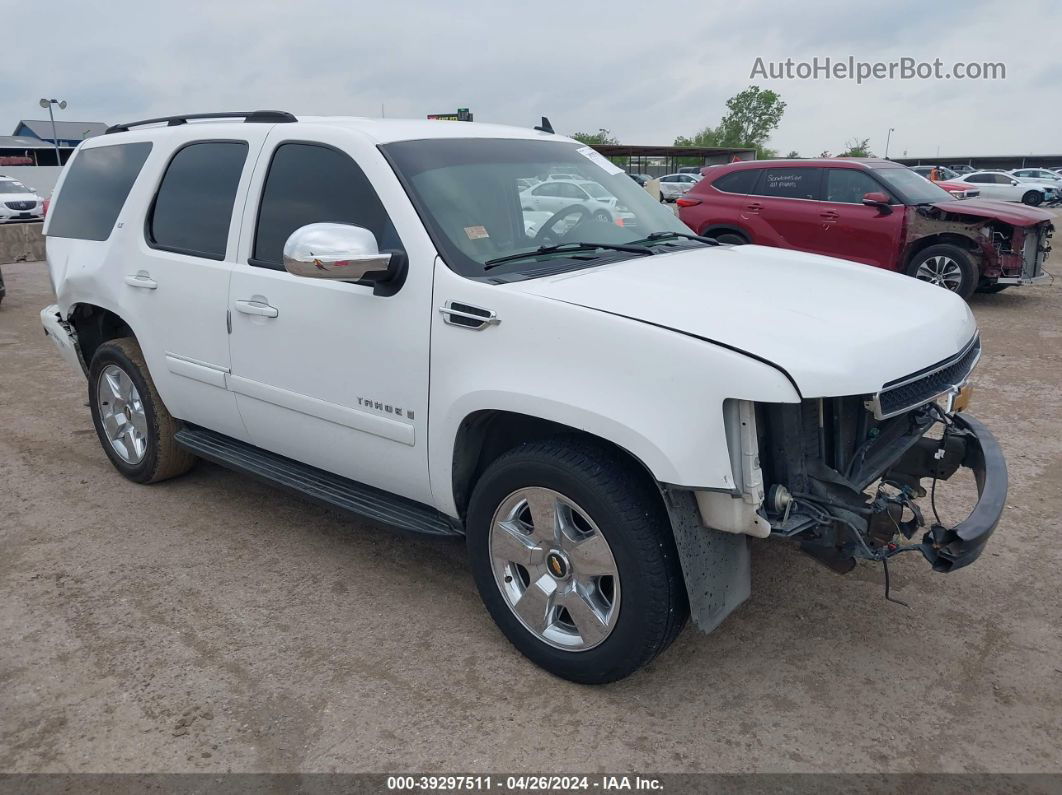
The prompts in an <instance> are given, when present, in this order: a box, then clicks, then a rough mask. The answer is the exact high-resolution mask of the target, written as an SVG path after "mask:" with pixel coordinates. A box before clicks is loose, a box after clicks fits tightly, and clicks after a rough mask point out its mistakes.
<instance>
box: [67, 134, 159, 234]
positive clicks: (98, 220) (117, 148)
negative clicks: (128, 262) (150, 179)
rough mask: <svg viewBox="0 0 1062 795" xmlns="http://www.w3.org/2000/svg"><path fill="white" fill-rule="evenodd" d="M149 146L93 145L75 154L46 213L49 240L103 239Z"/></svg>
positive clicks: (148, 151)
mask: <svg viewBox="0 0 1062 795" xmlns="http://www.w3.org/2000/svg"><path fill="white" fill-rule="evenodd" d="M150 152H151V144H150V142H148V141H141V142H138V143H132V144H116V145H114V146H94V147H92V148H91V149H82V150H81V151H80V152H78V154H77V157H75V158H74V162H73V163H71V164H70V167H69V168H70V171H69V172H68V173H67V175H66V179H65V180H63V187H62V189H61V190H60V191H59V196H58V197H57V198H56V201H55V204H54V205H53V206H52V208H51V210H50V211H49V217H50V219H51V220H50V221H49V223H48V235H49V237H74V238H79V239H81V240H106V239H107V238H108V237H110V235H111V230H112V229H114V224H115V222H116V221H117V220H118V213H120V212H121V211H122V205H124V204H125V200H126V198H127V197H128V196H129V191H130V189H132V187H133V183H134V182H136V178H137V175H139V174H140V169H141V168H143V166H144V161H145V160H147V156H148V154H149V153H150Z"/></svg>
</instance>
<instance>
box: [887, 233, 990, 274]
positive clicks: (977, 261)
mask: <svg viewBox="0 0 1062 795" xmlns="http://www.w3.org/2000/svg"><path fill="white" fill-rule="evenodd" d="M942 243H948V244H950V245H953V246H957V247H958V248H961V249H962V250H963V251H965V252H967V253H968V254H969V255H970V256H971V257H973V260H974V265H976V266H977V269H978V271H980V270H981V249H980V248H979V247H978V245H977V242H976V241H975V240H973V239H971V238H969V237H967V236H966V235H959V234H955V233H954V232H941V233H940V234H938V235H928V236H926V237H922V238H919V239H918V240H916V241H914V242H913V243H912V244H911V245H910V247H909V248H908V249H907V256H906V257H904V261H903V265H904V270H906V269H907V267H908V266H909V265H910V264H911V261H912V260H913V259H914V258H915V256H917V255H918V252H920V251H924V250H925V249H927V248H929V247H930V246H938V245H940V244H942Z"/></svg>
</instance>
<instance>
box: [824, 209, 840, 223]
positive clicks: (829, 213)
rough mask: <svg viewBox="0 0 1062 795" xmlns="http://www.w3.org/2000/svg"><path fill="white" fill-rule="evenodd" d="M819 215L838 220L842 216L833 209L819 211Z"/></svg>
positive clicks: (828, 219) (829, 219)
mask: <svg viewBox="0 0 1062 795" xmlns="http://www.w3.org/2000/svg"><path fill="white" fill-rule="evenodd" d="M819 216H820V217H822V218H825V219H826V220H827V221H838V220H840V218H841V216H840V215H839V214H838V213H835V212H833V211H832V210H827V211H826V212H824V213H819Z"/></svg>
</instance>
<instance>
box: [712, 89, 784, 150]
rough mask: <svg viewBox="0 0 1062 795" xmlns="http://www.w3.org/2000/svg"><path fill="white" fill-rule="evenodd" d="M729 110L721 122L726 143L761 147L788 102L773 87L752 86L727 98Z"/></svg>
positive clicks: (779, 119)
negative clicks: (772, 89) (765, 88)
mask: <svg viewBox="0 0 1062 795" xmlns="http://www.w3.org/2000/svg"><path fill="white" fill-rule="evenodd" d="M726 110H727V113H726V115H725V116H723V118H722V120H721V121H720V122H719V129H720V130H721V131H722V137H723V140H724V141H726V142H727V143H726V144H725V145H726V146H755V147H757V148H760V147H762V146H763V145H764V144H765V143H767V139H768V138H770V136H771V133H772V132H774V131H775V130H776V129H778V125H779V124H780V123H781V121H782V114H783V113H785V102H783V101H782V98H781V97H780V96H778V94H777V93H776V92H774V91H771V90H770V89H767V90H762V89H761V88H760V87H759V86H749V87H748V88H746V89H745V90H744V91H742V92H741V93H740V94H735V95H734V96H732V97H731V98H730V99H728V100H727V101H726Z"/></svg>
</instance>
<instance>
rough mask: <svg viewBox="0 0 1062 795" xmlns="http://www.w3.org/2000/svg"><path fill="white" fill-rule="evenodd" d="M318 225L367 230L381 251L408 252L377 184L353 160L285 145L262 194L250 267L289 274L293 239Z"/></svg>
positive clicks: (316, 148) (304, 146)
mask: <svg viewBox="0 0 1062 795" xmlns="http://www.w3.org/2000/svg"><path fill="white" fill-rule="evenodd" d="M318 223H337V224H353V225H354V226H361V227H364V228H365V229H368V230H369V231H370V232H372V233H373V234H374V235H375V236H376V243H377V245H378V246H379V247H380V250H381V251H382V250H385V249H400V248H401V247H402V246H401V243H400V242H399V240H398V234H397V233H396V232H395V228H394V226H393V225H392V224H391V219H390V218H389V217H388V215H387V211H386V210H385V209H384V206H383V204H382V203H381V202H380V199H379V197H378V196H377V195H376V191H375V190H373V187H372V184H371V183H370V182H369V180H368V178H367V177H366V176H365V173H364V172H363V171H362V170H361V168H360V167H359V166H358V164H357V163H355V162H354V161H353V160H351V159H350V157H349V156H348V155H346V154H344V153H343V152H340V151H339V150H337V149H332V148H331V147H328V146H322V145H319V144H301V143H290V144H281V145H280V146H278V147H277V148H276V151H275V152H274V153H273V162H272V163H270V164H269V173H268V174H267V175H266V181H265V186H264V187H263V188H262V202H261V204H260V205H259V207H258V229H257V230H256V231H255V237H254V249H253V253H252V256H251V260H250V264H251V265H257V266H259V267H263V268H275V269H277V270H283V268H284V265H283V256H284V243H286V242H287V239H288V237H289V236H290V235H291V233H292V232H294V231H295V230H296V229H298V228H299V227H300V226H306V225H307V224H318Z"/></svg>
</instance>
